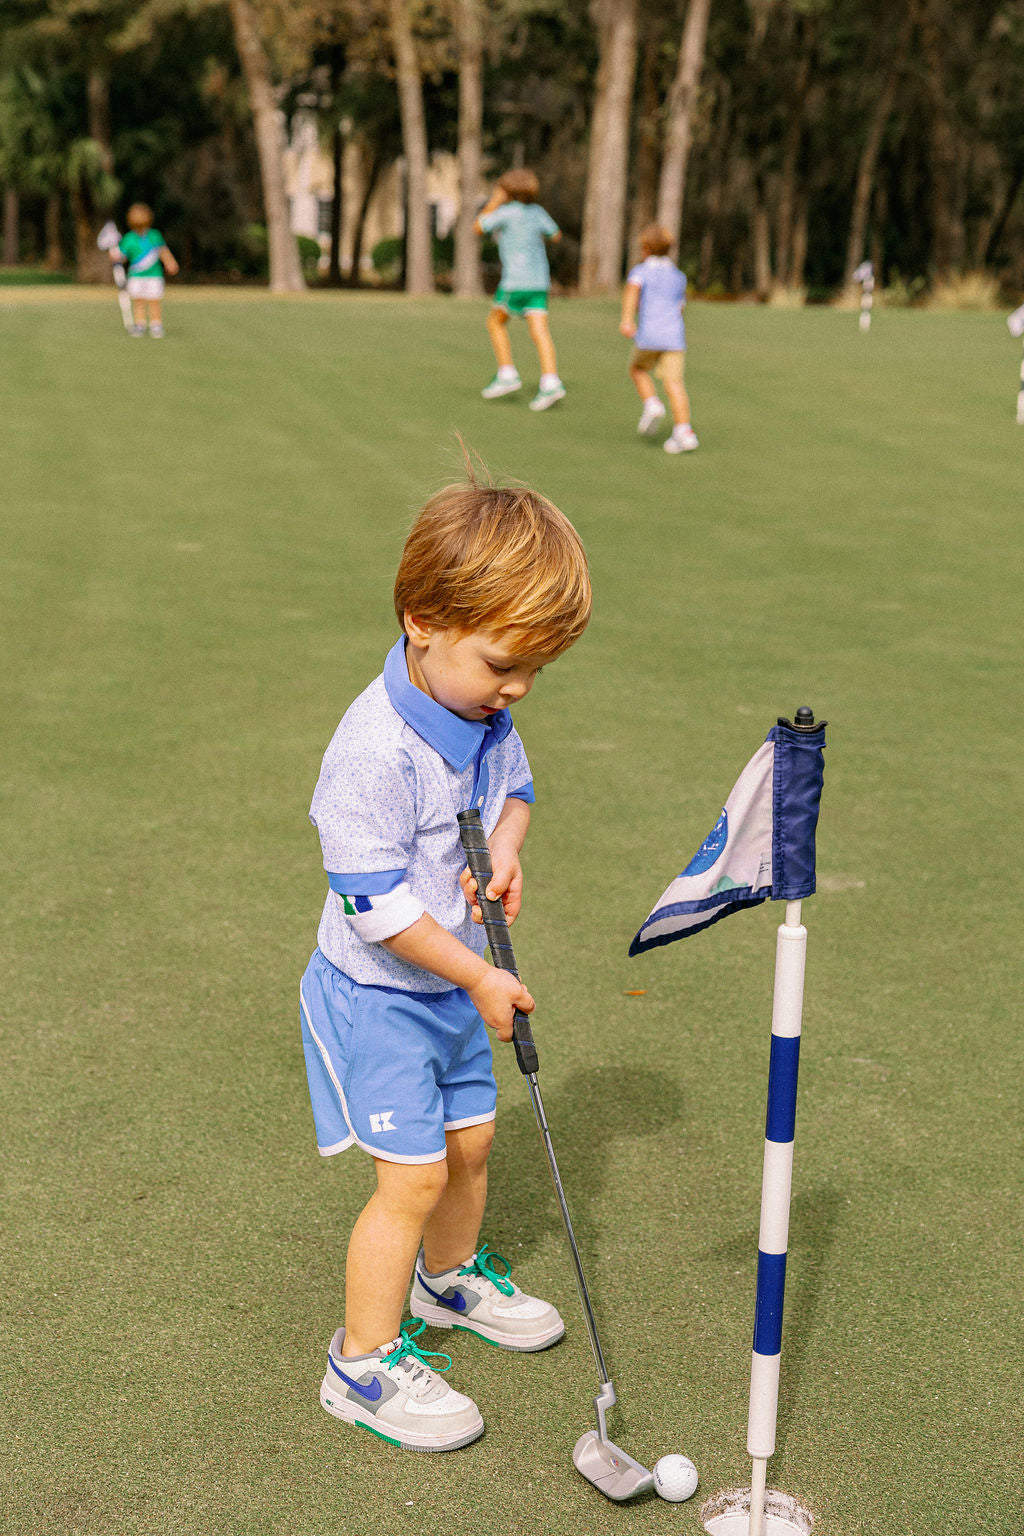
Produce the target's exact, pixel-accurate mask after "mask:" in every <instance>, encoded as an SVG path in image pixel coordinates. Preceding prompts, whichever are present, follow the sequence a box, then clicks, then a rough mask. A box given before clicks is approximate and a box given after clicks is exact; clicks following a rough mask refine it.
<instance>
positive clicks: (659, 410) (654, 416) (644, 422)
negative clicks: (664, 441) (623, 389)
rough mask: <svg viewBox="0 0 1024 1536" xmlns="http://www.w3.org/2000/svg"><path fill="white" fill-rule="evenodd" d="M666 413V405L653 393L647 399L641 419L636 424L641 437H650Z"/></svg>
mask: <svg viewBox="0 0 1024 1536" xmlns="http://www.w3.org/2000/svg"><path fill="white" fill-rule="evenodd" d="M664 415H665V407H664V405H662V403H661V401H660V400H658V399H657V398H656V397H655V396H653V395H652V397H651V398H650V400H645V401H644V408H643V410H642V411H641V412H640V420H639V421H638V422H637V424H636V429H637V431H638V432H639V433H640V435H641V437H650V436H651V435H652V434H653V432H654V430H655V428H656V427H657V425H658V422H659V421H661V419H662V417H663V416H664Z"/></svg>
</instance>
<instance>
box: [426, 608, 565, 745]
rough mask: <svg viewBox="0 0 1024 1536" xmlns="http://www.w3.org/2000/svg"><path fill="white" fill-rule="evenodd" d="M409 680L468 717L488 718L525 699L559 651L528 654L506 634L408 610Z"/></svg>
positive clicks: (464, 718)
mask: <svg viewBox="0 0 1024 1536" xmlns="http://www.w3.org/2000/svg"><path fill="white" fill-rule="evenodd" d="M405 632H406V634H407V635H408V637H409V645H408V648H407V650H406V658H407V661H408V664H409V680H410V682H412V683H413V684H414V685H415V686H416V687H417V688H419V689H420V690H421V692H423V693H426V694H429V696H430V698H432V699H433V700H434V701H435V702H436V703H438V704H440V705H442V706H443V708H445V709H450V710H451V712H452V714H453V715H461V717H462V719H463V720H487V719H488V718H489V717H490V716H491V715H494V714H497V712H498V710H500V709H510V708H511V707H512V705H513V704H518V702H519V700H520V699H523V698H525V697H526V695H527V694H528V693H529V691H530V689H531V688H532V687H533V684H534V680H535V678H536V677H537V674H538V673H539V672H540V670H541V668H542V667H545V666H547V664H548V663H549V662H551V661H554V660H555V659H556V655H557V654H560V653H555V654H551V653H548V654H544V653H533V654H524V653H523V652H522V651H521V650H517V649H516V647H515V645H514V644H510V643H509V640H508V638H507V636H504V635H502V634H500V633H495V632H493V631H490V630H484V629H474V630H470V631H469V632H468V633H462V632H460V631H458V630H454V629H444V628H441V627H440V626H438V625H433V624H423V623H421V622H420V621H419V620H417V619H413V618H411V617H410V616H409V615H408V614H407V615H406V620H405Z"/></svg>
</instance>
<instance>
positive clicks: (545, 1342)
mask: <svg viewBox="0 0 1024 1536" xmlns="http://www.w3.org/2000/svg"><path fill="white" fill-rule="evenodd" d="M409 1310H410V1312H411V1313H412V1315H413V1317H421V1318H422V1319H423V1321H424V1322H425V1323H429V1324H430V1326H431V1327H432V1328H455V1329H456V1330H457V1331H458V1332H459V1333H475V1334H476V1336H477V1338H478V1339H483V1341H484V1343H485V1344H495V1345H496V1346H497V1347H498V1348H499V1349H512V1350H515V1351H516V1353H517V1354H520V1355H533V1354H536V1352H537V1351H538V1350H539V1349H548V1348H550V1346H551V1345H552V1344H557V1343H558V1340H559V1339H560V1338H561V1337H562V1335H563V1334H564V1332H565V1324H564V1323H563V1322H562V1319H561V1318H559V1319H558V1322H557V1323H552V1325H551V1327H550V1328H548V1329H547V1331H546V1332H545V1333H537V1334H533V1335H532V1336H530V1337H527V1338H524V1337H523V1335H522V1334H521V1333H505V1332H503V1331H502V1330H501V1329H500V1328H491V1327H489V1326H488V1325H487V1324H486V1323H476V1324H473V1323H472V1322H468V1321H467V1322H465V1323H457V1322H456V1321H455V1318H454V1317H453V1315H452V1314H451V1312H449V1311H448V1309H447V1307H435V1306H432V1305H431V1303H430V1302H426V1301H417V1300H416V1299H415V1297H414V1298H413V1299H412V1300H411V1301H410V1303H409Z"/></svg>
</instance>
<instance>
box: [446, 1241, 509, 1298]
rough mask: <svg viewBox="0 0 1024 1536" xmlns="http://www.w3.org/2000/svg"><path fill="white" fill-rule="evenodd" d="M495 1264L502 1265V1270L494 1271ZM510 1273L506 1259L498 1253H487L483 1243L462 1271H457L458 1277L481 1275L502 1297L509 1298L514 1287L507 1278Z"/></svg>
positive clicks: (485, 1245)
mask: <svg viewBox="0 0 1024 1536" xmlns="http://www.w3.org/2000/svg"><path fill="white" fill-rule="evenodd" d="M496 1264H504V1266H505V1268H504V1270H499V1269H496V1268H495V1265H496ZM511 1273H512V1265H511V1264H510V1263H509V1261H508V1259H506V1258H505V1256H504V1255H503V1254H500V1253H494V1252H491V1253H489V1252H488V1251H487V1244H486V1243H484V1245H483V1247H482V1248H481V1249H480V1251H479V1252H478V1253H475V1254H474V1255H473V1257H472V1258H471V1259H470V1261H469V1263H468V1264H465V1265H463V1267H462V1269H460V1270H459V1274H460V1275H483V1277H484V1279H485V1280H489V1281H490V1282H491V1284H492V1285H496V1286H497V1288H498V1290H499V1291H500V1292H501V1294H502V1295H503V1296H511V1295H512V1292H513V1291H514V1290H515V1286H514V1285H513V1284H512V1281H511V1280H510V1279H509V1278H508V1277H509V1275H510V1274H511Z"/></svg>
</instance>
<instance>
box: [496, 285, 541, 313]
mask: <svg viewBox="0 0 1024 1536" xmlns="http://www.w3.org/2000/svg"><path fill="white" fill-rule="evenodd" d="M494 304H495V307H496V308H497V309H503V310H504V311H505V313H506V314H507V315H546V314H547V312H548V291H547V289H546V288H499V289H498V291H497V292H496V293H495V295H494Z"/></svg>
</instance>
